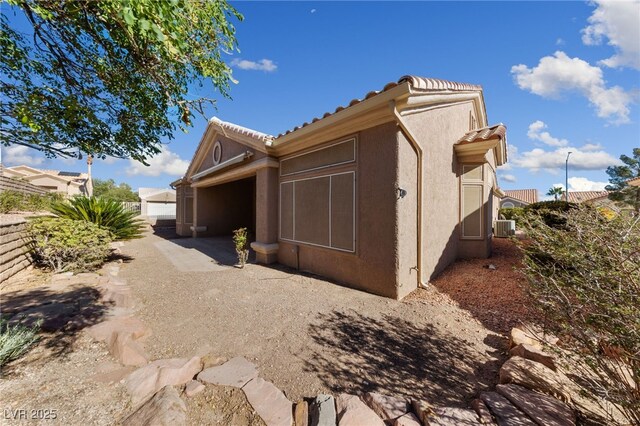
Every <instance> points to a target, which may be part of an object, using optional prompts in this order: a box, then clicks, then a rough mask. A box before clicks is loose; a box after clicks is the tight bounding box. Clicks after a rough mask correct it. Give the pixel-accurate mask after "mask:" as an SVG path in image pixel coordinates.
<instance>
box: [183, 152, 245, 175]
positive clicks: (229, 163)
mask: <svg viewBox="0 0 640 426" xmlns="http://www.w3.org/2000/svg"><path fill="white" fill-rule="evenodd" d="M251 157H253V152H251V151H245V152H243V153H242V154H239V155H236V156H235V157H231V158H229V159H228V160H227V161H223V162H222V163H219V164H216V165H215V166H213V167H209V168H208V169H205V170H203V171H201V172H198V173H196V174H195V175H193V176H191V179H192V180H198V179H200V178H202V177H203V176H208V175H210V174H211V173H215V172H217V171H219V170H223V169H226V168H227V167H229V166H232V165H234V164H238V163H241V162H243V161H244V160H246V159H247V158H251Z"/></svg>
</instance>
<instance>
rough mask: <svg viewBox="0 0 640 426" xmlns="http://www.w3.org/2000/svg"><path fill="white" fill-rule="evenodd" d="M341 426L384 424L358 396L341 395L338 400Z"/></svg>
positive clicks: (380, 425)
mask: <svg viewBox="0 0 640 426" xmlns="http://www.w3.org/2000/svg"><path fill="white" fill-rule="evenodd" d="M336 411H337V413H338V425H339V426H362V425H367V426H384V422H383V421H382V419H381V418H380V417H378V415H377V414H376V413H375V412H374V411H373V410H372V409H371V408H369V407H367V404H365V403H364V402H362V400H361V399H360V398H358V397H357V396H356V395H349V394H345V393H343V394H340V395H339V396H338V398H337V399H336Z"/></svg>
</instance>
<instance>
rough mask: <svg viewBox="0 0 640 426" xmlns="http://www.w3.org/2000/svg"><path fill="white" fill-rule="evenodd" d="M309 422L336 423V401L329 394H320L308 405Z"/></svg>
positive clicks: (316, 425) (328, 425)
mask: <svg viewBox="0 0 640 426" xmlns="http://www.w3.org/2000/svg"><path fill="white" fill-rule="evenodd" d="M309 419H310V421H309V424H310V425H311V426H335V425H336V419H337V415H336V401H335V399H334V398H333V396H331V395H324V394H320V395H318V396H316V398H315V399H314V400H313V402H311V406H310V407H309Z"/></svg>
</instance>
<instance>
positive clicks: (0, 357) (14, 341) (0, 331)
mask: <svg viewBox="0 0 640 426" xmlns="http://www.w3.org/2000/svg"><path fill="white" fill-rule="evenodd" d="M39 328H40V325H39V324H36V325H35V326H33V327H24V326H21V325H14V326H11V325H9V324H7V322H6V321H5V320H4V319H2V318H0V367H2V366H4V365H6V364H7V363H9V362H10V361H13V360H15V359H17V358H19V357H21V356H22V355H24V354H25V353H26V352H27V350H28V349H29V348H30V347H31V346H32V345H33V344H34V343H35V342H37V341H38V330H39Z"/></svg>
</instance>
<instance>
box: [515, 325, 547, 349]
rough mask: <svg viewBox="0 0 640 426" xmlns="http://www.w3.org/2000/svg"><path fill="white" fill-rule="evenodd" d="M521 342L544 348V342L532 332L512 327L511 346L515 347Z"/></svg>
mask: <svg viewBox="0 0 640 426" xmlns="http://www.w3.org/2000/svg"><path fill="white" fill-rule="evenodd" d="M520 344H525V345H530V346H535V347H537V348H542V344H541V343H540V341H539V340H538V339H536V338H535V337H534V336H532V335H531V334H529V333H526V332H525V331H523V330H520V329H519V328H515V327H514V328H512V329H511V333H509V348H513V347H515V346H518V345H520Z"/></svg>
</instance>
